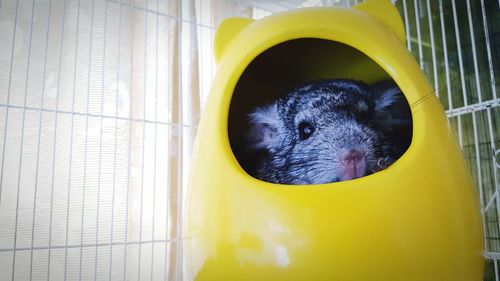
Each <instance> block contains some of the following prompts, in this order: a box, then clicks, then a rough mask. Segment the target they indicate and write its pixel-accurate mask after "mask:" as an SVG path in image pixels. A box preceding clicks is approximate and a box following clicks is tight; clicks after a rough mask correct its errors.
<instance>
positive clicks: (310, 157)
mask: <svg viewBox="0 0 500 281" xmlns="http://www.w3.org/2000/svg"><path fill="white" fill-rule="evenodd" d="M402 100H403V101H404V102H406V100H404V96H403V95H402V94H401V92H400V90H399V89H398V88H397V87H396V86H395V85H394V84H387V83H386V84H380V83H379V84H378V85H376V86H374V87H372V88H370V87H369V86H368V85H365V84H363V83H361V82H357V81H352V80H327V81H320V82H314V83H309V84H306V85H303V86H301V87H299V88H297V89H295V90H294V91H292V92H290V93H288V94H287V95H285V96H283V97H280V98H279V99H278V100H277V101H276V102H274V103H272V104H271V105H267V106H264V107H259V108H257V109H255V110H254V111H253V112H252V113H251V114H249V120H250V130H249V132H248V140H249V141H248V147H247V148H248V149H250V150H251V151H252V150H253V151H260V152H264V153H263V154H262V155H263V156H262V157H261V158H260V159H259V161H258V162H259V163H257V167H256V169H255V172H254V176H255V177H257V178H259V179H261V180H264V181H268V182H273V183H284V184H319V183H329V182H337V181H342V180H346V179H352V178H357V177H360V176H364V175H368V174H371V173H373V172H376V171H378V170H381V169H383V168H385V167H387V166H389V165H391V164H392V163H393V162H394V161H395V160H396V159H397V158H399V157H400V156H401V154H402V153H404V151H405V150H406V148H407V146H408V145H409V142H410V140H406V141H404V142H403V143H404V144H403V146H406V147H392V146H394V143H392V142H391V140H390V137H391V133H393V132H394V131H395V130H397V129H398V127H397V126H400V125H401V124H403V126H406V127H408V126H410V131H411V115H410V114H408V113H407V112H409V108H408V109H407V111H405V114H403V115H401V114H400V115H398V116H394V115H391V111H390V109H391V106H394V105H395V104H397V105H399V104H398V103H401V101H402ZM398 122H399V123H398ZM311 131H312V133H310V132H311ZM405 137H407V138H408V136H405ZM409 138H411V135H410V136H409ZM399 146H401V145H399ZM354 152H355V153H354ZM353 153H354V154H353ZM346 155H347V156H346ZM351 155H358V156H359V155H363V157H362V158H352V157H351ZM358 156H357V157H358ZM349 157H351V158H349ZM345 159H356V161H355V162H352V163H351V162H347V161H345ZM343 163H344V164H343ZM345 163H351V164H349V165H351V166H348V164H345ZM381 163H382V164H381ZM346 167H347V168H346ZM353 167H354V168H353ZM353 173H354V175H352V174H353Z"/></svg>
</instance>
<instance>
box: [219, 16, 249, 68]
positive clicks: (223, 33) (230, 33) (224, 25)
mask: <svg viewBox="0 0 500 281" xmlns="http://www.w3.org/2000/svg"><path fill="white" fill-rule="evenodd" d="M252 22H254V20H253V19H250V18H238V17H235V18H226V19H224V20H223V21H222V22H221V23H220V24H219V26H218V27H217V30H216V31H215V38H214V56H215V62H216V63H217V64H218V63H219V62H220V61H221V60H222V57H223V56H224V53H225V52H226V51H227V50H226V48H227V46H228V45H229V43H230V42H231V40H232V39H233V38H234V37H235V36H236V35H238V33H240V32H241V31H242V30H243V29H245V28H246V27H247V26H248V25H249V24H251V23H252Z"/></svg>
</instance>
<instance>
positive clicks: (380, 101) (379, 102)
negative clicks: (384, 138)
mask: <svg viewBox="0 0 500 281" xmlns="http://www.w3.org/2000/svg"><path fill="white" fill-rule="evenodd" d="M371 92H372V95H373V96H372V98H373V101H374V112H375V119H376V120H377V123H380V124H381V125H383V126H388V128H394V127H398V126H406V125H408V123H410V124H411V111H410V107H409V105H408V102H407V101H406V98H405V96H404V95H403V93H402V92H401V90H400V89H399V88H398V86H397V85H396V84H395V83H394V82H391V81H382V82H379V83H376V84H374V85H372V86H371Z"/></svg>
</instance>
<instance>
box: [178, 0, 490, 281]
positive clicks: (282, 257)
mask: <svg viewBox="0 0 500 281" xmlns="http://www.w3.org/2000/svg"><path fill="white" fill-rule="evenodd" d="M377 18H381V19H382V20H379V19H377ZM231 22H233V23H234V22H236V23H237V24H235V25H234V26H232V27H228V26H226V27H225V26H224V25H225V24H228V23H231ZM224 30H226V31H224ZM403 30H404V29H403V25H402V23H401V19H400V17H399V15H398V14H397V10H396V9H395V8H394V7H393V6H392V5H391V4H390V3H389V2H388V1H384V0H374V1H369V2H368V4H364V5H363V6H361V7H359V8H358V9H334V8H312V9H300V10H294V11H290V12H286V13H282V14H277V15H274V16H270V17H267V18H264V19H262V20H260V21H255V22H251V21H249V20H241V19H236V20H235V19H230V20H226V21H225V22H223V23H222V24H221V27H220V28H219V30H218V31H217V33H216V43H215V50H216V57H217V60H218V61H219V66H218V73H217V76H216V78H215V81H214V84H213V88H212V92H211V95H210V96H209V99H208V101H207V104H206V107H205V112H204V115H203V118H202V121H201V124H200V126H199V131H198V138H197V142H196V145H195V151H194V158H193V169H192V174H191V177H190V183H189V189H188V193H187V202H186V203H187V205H186V218H185V221H184V234H183V237H184V238H183V246H184V248H183V249H184V255H185V258H186V273H187V275H188V276H187V278H188V279H189V280H199V281H208V280H213V281H225V280H231V281H240V280H258V281H266V280H272V281H279V280H287V281H288V280H290V281H292V280H337V281H372V280H373V281H374V280H380V281H382V280H383V281H396V280H401V281H417V280H419V281H479V280H482V272H483V258H482V249H483V240H482V228H481V219H480V213H479V206H478V200H477V197H476V194H475V191H474V189H473V186H472V181H471V177H470V175H469V173H468V170H467V169H466V166H465V164H464V160H463V157H462V155H461V152H460V149H459V146H458V145H457V142H456V140H455V139H454V136H453V134H452V133H451V131H450V128H449V125H448V123H447V119H446V117H445V115H444V112H443V109H442V108H441V105H440V104H439V101H438V100H437V99H436V97H435V95H434V93H433V90H432V88H431V86H430V85H429V83H428V82H427V81H426V79H425V77H424V75H423V73H422V72H421V71H420V69H419V67H418V65H417V64H416V62H415V61H414V59H413V58H412V57H411V55H410V54H409V53H408V51H407V49H406V47H405V45H404V43H403V40H404V32H403ZM299 38H320V39H326V40H331V41H336V42H341V43H343V44H346V45H348V46H351V47H353V48H354V49H357V50H359V51H360V52H361V53H364V54H365V55H366V56H367V58H369V59H371V60H372V62H374V63H375V64H376V65H378V66H379V68H380V69H377V67H374V66H373V65H372V64H370V63H367V62H366V60H356V58H357V57H356V56H357V55H356V53H355V52H354V53H353V52H349V51H346V52H345V53H342V52H339V53H334V54H330V53H326V52H325V53H324V54H321V55H322V56H324V58H325V60H326V61H329V60H333V61H335V62H342V61H349V60H353V61H357V63H356V65H355V66H353V67H351V68H349V67H342V68H341V69H336V68H335V65H334V64H332V65H330V66H328V64H325V65H320V64H318V67H319V69H317V71H312V70H311V71H306V72H305V73H304V77H303V79H314V78H325V77H329V78H335V77H345V78H354V79H360V80H363V81H365V82H368V83H369V82H373V81H375V80H378V79H380V78H383V77H384V76H387V75H388V76H390V77H391V78H392V79H394V81H395V82H396V83H397V84H398V85H399V86H400V88H401V89H402V90H403V92H404V94H405V96H406V97H407V99H408V102H409V104H410V106H411V110H412V114H413V126H414V131H413V140H412V144H411V146H410V148H409V149H408V151H407V152H406V153H405V154H404V155H403V157H401V158H400V159H399V160H398V161H397V162H396V163H395V164H393V165H392V166H390V167H389V168H388V169H386V170H384V171H381V172H379V173H376V174H373V175H369V176H366V177H363V178H359V179H355V180H350V181H344V182H339V183H333V184H321V185H302V186H291V185H277V184H271V183H266V182H262V181H259V180H257V179H255V178H252V177H251V176H249V175H248V174H247V173H246V172H245V171H244V170H242V168H241V167H240V165H239V164H238V161H237V160H236V159H235V156H234V155H233V153H232V151H231V147H230V143H229V137H228V115H229V107H230V104H231V100H232V96H233V92H234V91H235V87H236V84H237V83H238V81H239V79H240V77H241V76H242V74H243V73H244V71H245V69H246V68H247V66H248V65H249V64H250V63H251V62H252V61H253V60H254V59H255V58H256V57H257V56H258V55H259V54H261V53H263V52H265V51H266V50H267V49H269V48H271V47H273V46H276V45H278V44H279V43H282V42H287V41H289V40H293V39H299ZM304 52H307V50H305V51H304ZM290 59H292V60H293V59H295V58H290ZM313 68H314V66H313V67H312V68H311V69H313ZM306 69H307V67H306ZM251 98H252V97H250V100H251Z"/></svg>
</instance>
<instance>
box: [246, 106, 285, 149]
mask: <svg viewBox="0 0 500 281" xmlns="http://www.w3.org/2000/svg"><path fill="white" fill-rule="evenodd" d="M248 117H249V119H250V130H249V132H248V136H247V137H248V138H247V139H248V144H249V146H250V148H251V149H255V150H257V149H267V150H269V149H272V148H273V147H274V146H275V144H276V142H277V140H278V138H279V129H280V127H281V121H280V119H279V117H278V110H277V105H276V103H273V104H271V105H268V106H263V107H258V108H257V109H255V111H254V112H252V113H250V114H249V115H248Z"/></svg>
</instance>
